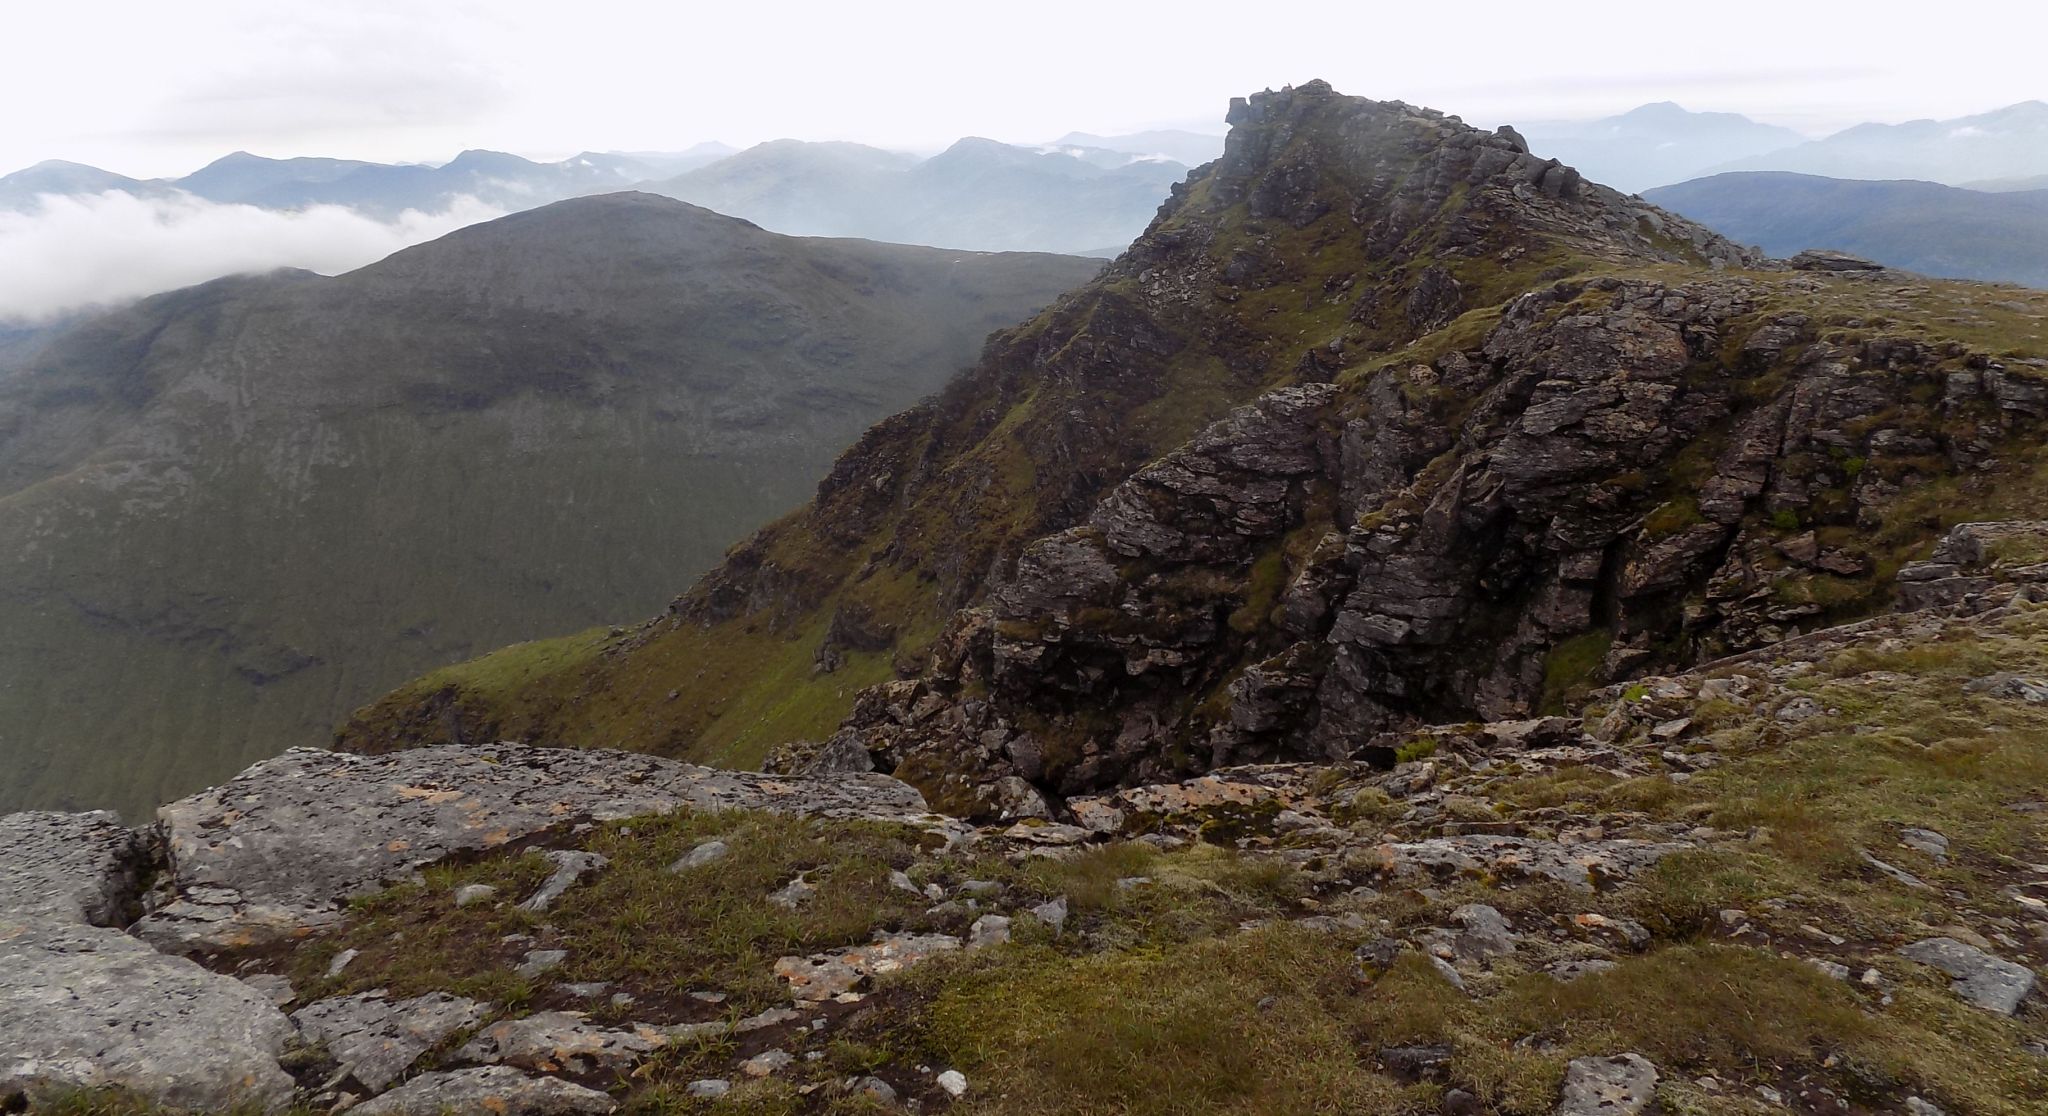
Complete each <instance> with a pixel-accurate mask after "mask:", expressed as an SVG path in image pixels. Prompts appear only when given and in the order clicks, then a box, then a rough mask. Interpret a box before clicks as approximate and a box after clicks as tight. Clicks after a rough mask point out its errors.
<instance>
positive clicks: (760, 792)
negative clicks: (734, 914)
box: [135, 744, 942, 949]
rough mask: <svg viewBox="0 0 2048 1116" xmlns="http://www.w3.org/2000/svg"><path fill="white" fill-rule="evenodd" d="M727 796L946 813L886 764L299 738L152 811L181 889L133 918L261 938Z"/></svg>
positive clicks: (838, 813)
mask: <svg viewBox="0 0 2048 1116" xmlns="http://www.w3.org/2000/svg"><path fill="white" fill-rule="evenodd" d="M728 809H760V810H768V811H773V812H777V813H785V814H802V815H810V816H817V817H827V818H844V819H871V820H883V821H896V822H904V823H908V824H921V825H940V824H942V822H941V821H940V820H938V819H935V817H934V816H933V815H931V814H929V813H928V812H927V810H926V807H925V803H924V799H923V797H922V796H920V795H919V794H918V792H917V791H916V790H915V789H914V788H912V787H911V786H909V785H908V784H906V783H903V782H900V781H898V780H895V779H892V778H889V777H888V776H885V775H875V774H866V775H837V776H832V777H830V778H808V777H803V776H772V775H763V774H758V773H754V772H742V771H719V770H714V769H712V768H708V767H698V766H696V765H694V764H686V763H677V762H675V761H673V760H666V759H661V758H658V757H655V756H644V755H636V754H633V753H628V752H612V751H601V750H592V751H574V750H570V749H563V748H529V747H525V746H522V745H514V744H494V745H451V746H446V747H439V748H420V749H415V750H411V751H403V752H394V753H391V754H389V755H382V756H359V755H352V754H348V753H341V752H326V751H320V750H318V749H309V748H296V749H293V750H291V751H288V752H286V753H284V754H283V755H281V756H278V757H276V758H273V759H268V760H265V761H263V762H261V763H258V764H256V765H255V766H253V767H250V768H249V769H248V770H246V771H244V772H242V773H241V774H240V775H237V776H236V777H235V778H233V779H232V780H229V781H228V782H227V783H225V784H223V785H221V786H219V787H215V788H213V789H211V790H208V791H205V792H202V793H200V794H196V795H193V796H192V797H190V798H185V799H181V800H179V801H177V802H174V803H171V804H170V805H168V806H165V807H163V808H162V809H161V810H160V811H158V816H159V818H160V819H161V824H162V825H163V827H164V830H165V833H166V838H167V842H168V857H169V865H170V870H171V881H172V883H173V884H174V886H175V889H176V897H175V899H174V901H173V902H171V903H169V904H168V905H166V906H165V907H164V908H163V909H161V910H158V911H156V912H155V913H153V914H151V915H150V916H148V917H146V918H144V919H143V920H142V921H141V922H140V923H138V924H137V926H136V927H135V932H136V933H137V934H139V935H141V936H143V937H144V938H146V939H147V940H149V941H151V942H153V943H156V944H158V945H160V946H162V947H164V948H168V949H199V948H216V949H217V948H224V947H228V946H234V945H245V944H255V943H259V942H263V941H268V940H273V939H276V938H279V937H284V936H289V935H292V934H295V933H298V932H300V931H302V930H304V929H307V928H315V927H320V926H325V925H329V924H331V923H333V922H335V921H337V920H338V918H339V915H340V912H341V909H342V906H343V904H344V903H345V902H346V901H347V900H348V899H350V898H352V897H355V896H360V895H365V894H369V893H371V892H374V891H376V890H378V889H380V888H381V887H383V886H384V885H385V884H387V883H388V882H390V881H394V880H400V879H404V878H406V877H407V876H409V875H410V874H411V873H412V872H413V871H415V870H416V869H418V868H419V867H421V866H423V865H427V864H432V863H435V862H437V861H439V860H442V859H443V858H445V857H447V856H449V855H450V854H452V853H456V852H463V851H474V850H481V849H490V848H496V847H499V846H501V845H505V844H507V843H509V842H512V841H516V840H519V839H521V838H526V837H531V836H533V835H535V834H537V833H542V832H544V831H550V830H555V829H559V828H565V827H567V826H570V825H573V824H576V823H579V822H587V821H610V820H615V819H618V818H626V817H633V816H636V815H642V814H666V813H671V812H673V811H676V810H702V811H719V810H728Z"/></svg>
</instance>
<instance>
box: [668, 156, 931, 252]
mask: <svg viewBox="0 0 2048 1116" xmlns="http://www.w3.org/2000/svg"><path fill="white" fill-rule="evenodd" d="M916 163H917V160H916V158H915V157H913V156H909V155H904V154H901V153H898V152H894V151H884V150H882V149H881V148H878V147H868V146H865V145H863V144H858V143H838V142H833V143H811V142H807V141H804V140H792V139H784V140H771V141H769V142H767V143H763V144H757V145H755V146H753V147H750V148H747V149H746V150H745V151H742V152H740V153H739V154H737V155H733V156H731V157H729V158H725V159H721V160H719V161H718V162H715V163H712V164H710V165H709V166H705V167H702V168H699V169H697V170H694V171H690V172H689V173H687V174H683V175H679V176H677V177H675V178H671V179H667V180H665V181H661V182H654V183H649V184H648V185H647V186H646V187H644V188H645V189H648V190H652V191H654V192H655V193H658V194H664V195H667V196H668V197H672V198H678V199H680V200H682V201H686V202H690V203H692V204H694V205H701V206H703V207H705V208H706V209H711V210H716V211H717V212H719V213H729V214H732V215H733V216H735V217H744V218H746V219H747V220H749V221H753V222H755V223H757V224H759V225H761V226H762V227H763V228H768V229H773V230H775V231H776V232H779V233H787V234H789V235H791V236H864V237H867V238H869V239H872V240H892V239H896V238H895V237H893V236H891V235H889V234H890V233H892V232H893V231H895V216H896V214H897V213H898V211H899V210H900V208H901V201H900V199H898V198H892V197H891V196H890V193H891V187H892V186H894V185H896V184H898V183H899V182H900V179H901V176H902V175H903V173H904V172H905V171H907V170H909V169H910V168H911V167H912V166H914V165H916Z"/></svg>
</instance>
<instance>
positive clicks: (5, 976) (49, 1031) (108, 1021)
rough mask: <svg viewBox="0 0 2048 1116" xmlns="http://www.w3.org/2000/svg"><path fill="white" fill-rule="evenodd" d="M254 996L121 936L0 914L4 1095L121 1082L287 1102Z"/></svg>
mask: <svg viewBox="0 0 2048 1116" xmlns="http://www.w3.org/2000/svg"><path fill="white" fill-rule="evenodd" d="M292 1033H293V1031H292V1024H291V1021H290V1020H288V1019H286V1018H285V1017H284V1014H283V1013H282V1012H280V1011H278V1010H277V1007H276V1006H275V1005H273V1004H272V1003H271V1001H270V998H269V997H268V996H266V995H264V993H262V992H261V991H258V990H257V989H255V988H251V987H250V986H248V985H246V984H244V983H242V982H241V981H238V980H236V979H234V978H233V977H228V976H221V975H219V974H218V973H211V972H208V971H206V970H205V969H203V968H200V967H199V966H198V965H197V964H195V963H193V962H191V961H188V960H186V959H184V958H179V957H170V956H166V955H164V954H162V953H158V952H157V951H155V950H153V949H151V948H150V947H149V946H148V945H146V944H144V943H142V942H139V941H137V940H135V939H134V938H131V937H129V936H128V935H126V934H123V933H121V932H120V931H118V930H109V929H104V928H100V927H93V926H83V925H79V924H76V923H70V922H62V921H54V920H41V919H17V918H12V917H4V916H0V1098H4V1097H8V1096H16V1095H22V1094H27V1095H30V1096H35V1095H38V1094H42V1093H46V1092H48V1091H51V1090H61V1089H76V1088H86V1089H93V1088H101V1087H108V1086H113V1087H119V1088H124V1089H129V1090H133V1091H134V1092H136V1093H139V1094H141V1095H142V1096H144V1097H148V1098H150V1099H151V1100H154V1101H156V1102H158V1103H161V1104H164V1105H168V1106H171V1107H176V1108H189V1109H197V1110H200V1111H220V1110H225V1109H229V1108H233V1107H235V1106H237V1105H242V1104H247V1105H252V1106H255V1107H257V1108H261V1109H264V1110H270V1109H275V1108H279V1107H282V1106H283V1105H284V1104H285V1103H286V1102H288V1101H289V1100H290V1099H291V1095H292V1087H293V1086H292V1079H291V1077H290V1076H289V1075H287V1074H286V1073H285V1072H284V1070H283V1069H281V1068H279V1066H278V1061H277V1059H278V1055H279V1054H280V1053H281V1052H282V1051H283V1049H284V1045H285V1042H286V1040H287V1039H289V1038H290V1037H291V1036H292Z"/></svg>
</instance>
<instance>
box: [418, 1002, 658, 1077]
mask: <svg viewBox="0 0 2048 1116" xmlns="http://www.w3.org/2000/svg"><path fill="white" fill-rule="evenodd" d="M669 1041H670V1036H669V1035H668V1034H667V1033H666V1032H664V1031H663V1030H661V1029H660V1028H656V1027H649V1026H646V1025H644V1024H635V1025H633V1026H632V1027H628V1028H619V1029H612V1028H606V1027H599V1026H596V1025H593V1024H592V1023H591V1022H590V1017H589V1016H588V1015H585V1014H584V1013H583V1012H580V1011H544V1012H539V1013H537V1014H534V1015H529V1016H527V1017H526V1018H524V1019H508V1020H505V1021H504V1022H502V1023H493V1024H491V1025H490V1026H488V1027H485V1028H484V1029H483V1030H481V1031H478V1032H477V1034H476V1037H475V1038H473V1039H471V1040H470V1041H469V1043H468V1044H467V1045H465V1046H464V1047H463V1048H462V1049H461V1050H460V1051H458V1052H457V1053H456V1057H458V1058H461V1059H462V1060H464V1061H466V1062H477V1063H484V1064H492V1065H495V1064H498V1063H504V1064H506V1065H513V1066H519V1067H521V1068H523V1069H530V1070H542V1071H545V1072H549V1073H574V1074H587V1073H592V1072H596V1071H599V1070H603V1071H607V1072H613V1071H618V1070H624V1069H629V1068H631V1067H632V1066H633V1065H634V1064H636V1063H638V1062H640V1061H641V1060H643V1059H645V1058H646V1057H647V1056H648V1055H650V1054H653V1053H654V1052H655V1051H657V1050H660V1049H661V1048H662V1047H664V1046H667V1045H668V1044H669Z"/></svg>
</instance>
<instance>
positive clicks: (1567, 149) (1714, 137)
mask: <svg viewBox="0 0 2048 1116" xmlns="http://www.w3.org/2000/svg"><path fill="white" fill-rule="evenodd" d="M1527 132H1528V135H1529V142H1530V143H1531V144H1533V145H1535V146H1536V148H1537V149H1538V150H1541V151H1543V152H1545V153H1546V154H1550V155H1555V156H1557V157H1558V158H1560V159H1563V160H1564V161H1565V162H1568V163H1570V164H1572V165H1573V166H1575V167H1577V168H1579V170H1581V171H1583V172H1585V173H1586V174H1587V175H1590V176H1591V177H1593V178H1597V179H1599V180H1600V181H1602V182H1605V183H1608V184H1609V185H1612V186H1615V187H1617V188H1619V189H1623V190H1646V189H1648V188H1650V187H1652V186H1663V185H1667V184H1669V183H1672V182H1683V181H1685V180H1686V179H1689V178H1694V177H1697V176H1698V175H1700V174H1701V173H1703V172H1705V171H1706V169H1707V168H1708V167H1715V166H1720V165H1721V164H1723V163H1729V162H1733V161H1735V160H1737V159H1746V158H1749V157H1751V156H1757V155H1763V154H1765V153H1767V152H1772V151H1778V150H1780V149H1783V148H1787V147H1794V146H1797V145H1798V144H1800V143H1801V142H1803V141H1804V137H1803V136H1801V135H1800V134H1799V133H1798V132H1795V131H1793V130H1792V129H1790V128H1780V127H1778V126H1776V125H1772V124H1760V123H1758V122H1756V121H1754V120H1751V119H1750V118H1748V117H1746V116H1742V115H1739V114H1737V113H1732V112H1688V111H1686V110H1685V109H1684V108H1682V107H1680V106H1678V105H1675V104H1672V103H1671V102H1669V101H1664V102H1661V103H1658V104H1654V105H1643V106H1641V107H1638V108H1633V109H1630V110H1629V111H1627V112H1624V113H1622V114H1621V115H1619V116H1609V117H1605V118H1603V119H1600V120H1588V121H1583V122H1572V123H1569V124H1542V125H1538V124H1532V125H1530V126H1529V127H1528V128H1527Z"/></svg>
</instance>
